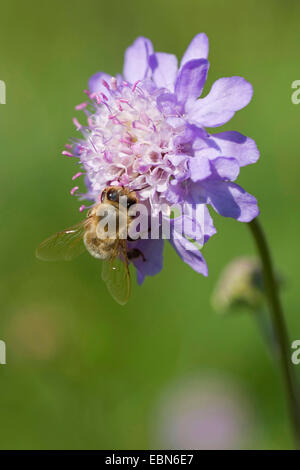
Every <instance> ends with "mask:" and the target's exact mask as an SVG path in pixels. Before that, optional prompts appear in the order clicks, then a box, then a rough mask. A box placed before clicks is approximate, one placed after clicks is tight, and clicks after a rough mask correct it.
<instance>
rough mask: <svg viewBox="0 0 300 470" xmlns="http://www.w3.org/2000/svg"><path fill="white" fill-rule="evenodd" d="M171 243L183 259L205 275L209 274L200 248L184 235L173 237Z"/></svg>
mask: <svg viewBox="0 0 300 470" xmlns="http://www.w3.org/2000/svg"><path fill="white" fill-rule="evenodd" d="M170 243H171V245H172V246H173V248H174V249H175V251H176V252H177V254H178V255H179V256H180V258H181V259H182V261H184V262H185V263H187V264H188V265H189V266H191V268H193V270H194V271H196V272H197V273H200V274H203V276H207V275H208V269H207V264H206V262H205V259H204V258H203V256H202V254H201V252H200V250H199V248H197V247H196V246H195V245H194V244H193V243H191V242H190V241H189V240H187V239H186V238H183V237H182V238H180V239H176V238H173V239H171V240H170Z"/></svg>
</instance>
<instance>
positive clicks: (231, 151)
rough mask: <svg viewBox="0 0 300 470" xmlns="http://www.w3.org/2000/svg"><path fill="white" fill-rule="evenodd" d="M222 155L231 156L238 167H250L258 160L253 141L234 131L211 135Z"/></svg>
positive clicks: (257, 152)
mask: <svg viewBox="0 0 300 470" xmlns="http://www.w3.org/2000/svg"><path fill="white" fill-rule="evenodd" d="M212 138H213V140H214V141H215V142H216V143H217V145H218V146H219V148H220V150H221V153H222V154H223V155H232V156H233V157H234V158H236V160H237V161H238V162H239V165H240V166H246V165H250V164H251V163H255V162H256V161H257V160H258V159H259V150H258V148H257V145H256V143H255V141H254V140H253V139H250V137H246V136H244V135H243V134H240V133H239V132H235V131H227V132H220V133H219V134H212Z"/></svg>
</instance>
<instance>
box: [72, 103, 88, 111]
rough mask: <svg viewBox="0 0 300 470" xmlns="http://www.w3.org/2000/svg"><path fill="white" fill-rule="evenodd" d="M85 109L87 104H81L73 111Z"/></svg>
mask: <svg viewBox="0 0 300 470" xmlns="http://www.w3.org/2000/svg"><path fill="white" fill-rule="evenodd" d="M86 107H87V103H86V102H83V103H80V104H78V105H77V106H75V109H76V111H81V110H82V109H84V108H86Z"/></svg>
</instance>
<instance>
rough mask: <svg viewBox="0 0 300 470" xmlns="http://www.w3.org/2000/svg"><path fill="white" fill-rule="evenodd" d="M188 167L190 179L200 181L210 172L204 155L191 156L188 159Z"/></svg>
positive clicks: (208, 163) (207, 176) (207, 160)
mask: <svg viewBox="0 0 300 470" xmlns="http://www.w3.org/2000/svg"><path fill="white" fill-rule="evenodd" d="M189 168H190V175H191V180H192V181H202V180H205V179H207V178H209V176H211V174H212V169H211V166H210V162H209V159H208V158H207V157H204V156H199V157H191V158H190V159H189Z"/></svg>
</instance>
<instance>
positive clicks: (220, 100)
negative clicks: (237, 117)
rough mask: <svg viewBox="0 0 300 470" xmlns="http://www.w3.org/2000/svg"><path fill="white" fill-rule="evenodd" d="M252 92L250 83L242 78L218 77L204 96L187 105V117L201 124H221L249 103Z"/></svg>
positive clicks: (215, 125) (210, 125)
mask: <svg viewBox="0 0 300 470" xmlns="http://www.w3.org/2000/svg"><path fill="white" fill-rule="evenodd" d="M252 94H253V90H252V85H251V84H250V83H249V82H247V81H246V80H245V79H244V78H242V77H227V78H220V79H219V80H217V81H216V82H215V83H214V84H213V86H212V87H211V90H210V92H209V94H208V95H207V96H206V97H205V98H201V99H199V100H198V101H196V102H195V103H193V104H191V105H190V106H189V107H188V118H189V120H191V121H192V122H194V123H196V124H198V125H201V126H207V127H217V126H221V125H222V124H225V123H226V122H228V121H229V120H230V119H231V118H232V117H233V116H234V114H235V112H236V111H238V110H239V109H242V108H244V107H245V106H247V104H249V102H250V101H251V98H252Z"/></svg>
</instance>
